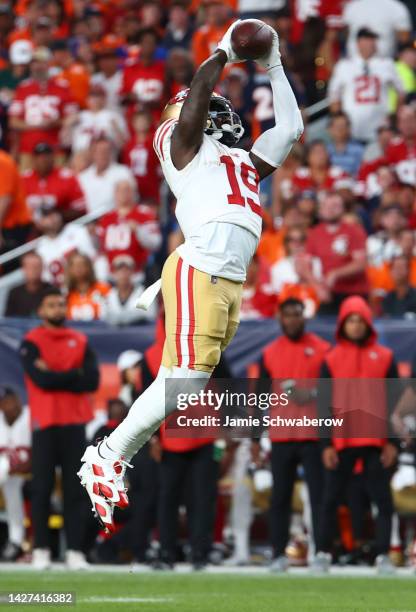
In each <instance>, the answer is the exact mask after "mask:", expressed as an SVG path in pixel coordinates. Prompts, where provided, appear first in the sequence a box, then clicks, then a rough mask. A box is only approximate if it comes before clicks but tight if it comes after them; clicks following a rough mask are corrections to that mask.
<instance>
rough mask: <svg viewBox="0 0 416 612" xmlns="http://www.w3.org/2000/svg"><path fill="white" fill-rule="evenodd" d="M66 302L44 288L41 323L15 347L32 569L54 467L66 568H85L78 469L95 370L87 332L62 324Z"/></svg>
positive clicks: (44, 552) (40, 563)
mask: <svg viewBox="0 0 416 612" xmlns="http://www.w3.org/2000/svg"><path fill="white" fill-rule="evenodd" d="M65 313H66V302H65V299H64V297H63V296H62V294H61V292H60V291H59V289H55V288H53V289H48V290H47V291H45V293H44V295H43V299H42V301H41V303H40V306H39V316H40V318H41V320H42V323H41V325H40V326H39V327H35V328H34V329H32V330H31V331H29V333H28V334H26V336H25V338H24V340H23V343H22V345H21V348H20V356H21V359H22V364H23V369H24V371H25V379H26V387H27V392H28V399H29V407H30V413H31V422H32V430H33V433H32V475H33V479H32V499H31V501H32V521H33V528H34V550H33V557H32V564H33V567H34V568H35V569H38V570H45V569H48V568H49V567H50V563H51V556H50V541H49V529H48V519H49V511H50V497H51V493H52V490H53V486H54V480H55V468H56V466H57V465H59V466H60V467H61V469H62V486H63V494H64V529H65V535H66V543H67V552H66V563H67V567H68V569H78V570H80V569H85V568H86V566H87V564H86V561H85V557H84V555H83V553H82V552H81V544H82V542H83V539H84V533H83V531H84V527H85V518H86V511H87V506H86V498H85V497H84V493H83V491H82V488H81V487H80V486H79V479H78V477H77V470H78V467H79V463H80V460H81V456H82V454H83V452H84V450H85V447H86V440H85V424H86V423H87V422H88V421H89V420H91V419H92V416H93V415H92V408H91V403H90V401H89V397H88V394H89V393H91V392H93V391H96V390H97V387H98V383H99V371H98V366H97V362H96V357H95V355H94V353H93V351H92V350H91V349H90V347H89V346H88V340H87V337H86V336H85V335H84V334H82V333H80V332H78V331H75V330H73V329H71V328H69V327H66V326H65Z"/></svg>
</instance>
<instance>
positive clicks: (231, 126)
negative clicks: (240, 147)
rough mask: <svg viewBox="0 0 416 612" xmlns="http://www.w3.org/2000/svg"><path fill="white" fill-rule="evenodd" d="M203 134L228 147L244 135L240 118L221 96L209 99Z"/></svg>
mask: <svg viewBox="0 0 416 612" xmlns="http://www.w3.org/2000/svg"><path fill="white" fill-rule="evenodd" d="M205 133H206V134H208V135H209V136H212V137H213V138H215V139H216V140H218V141H219V142H221V143H223V144H225V145H226V146H228V147H232V146H233V145H235V144H237V142H238V141H239V140H240V138H241V137H242V135H243V134H244V128H243V126H242V125H241V119H240V117H239V116H238V115H237V113H236V112H234V110H233V107H232V106H231V103H230V102H229V101H228V100H226V99H225V98H223V97H221V96H215V97H212V98H211V102H210V105H209V110H208V123H207V128H206V130H205Z"/></svg>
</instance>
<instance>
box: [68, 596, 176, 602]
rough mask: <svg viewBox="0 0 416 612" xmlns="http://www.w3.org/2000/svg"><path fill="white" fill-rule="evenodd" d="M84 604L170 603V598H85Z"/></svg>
mask: <svg viewBox="0 0 416 612" xmlns="http://www.w3.org/2000/svg"><path fill="white" fill-rule="evenodd" d="M77 601H78V602H80V601H81V602H82V603H170V602H172V601H173V599H172V598H170V597H83V598H82V599H78V600H77Z"/></svg>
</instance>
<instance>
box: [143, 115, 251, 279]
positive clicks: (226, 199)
mask: <svg viewBox="0 0 416 612" xmlns="http://www.w3.org/2000/svg"><path fill="white" fill-rule="evenodd" d="M176 124H177V120H175V119H171V120H168V121H165V122H164V123H162V125H161V126H160V127H159V129H158V130H157V132H156V134H155V138H154V148H155V151H156V153H157V155H158V157H159V160H160V163H161V166H162V169H163V173H164V175H165V178H166V180H167V182H168V184H169V187H170V188H171V190H172V192H173V194H174V196H175V197H176V199H177V205H176V217H177V219H178V222H179V226H180V228H181V230H182V232H183V234H184V237H185V242H184V244H182V245H181V246H180V247H179V248H178V252H179V254H180V255H181V257H182V258H183V259H184V260H185V261H186V262H187V263H189V265H191V266H193V267H194V268H196V269H198V270H201V271H202V272H206V273H208V274H211V275H214V276H221V277H223V278H228V279H230V280H234V281H238V282H243V281H244V280H245V277H246V271H247V267H248V265H249V263H250V260H251V258H252V256H253V254H254V252H255V250H256V248H257V244H258V241H259V239H260V234H261V227H262V218H261V206H260V198H259V177H258V174H257V171H256V169H255V167H254V166H253V163H252V161H251V159H250V156H249V154H248V153H247V151H244V150H243V149H237V148H236V149H234V148H233V149H232V148H230V147H227V146H225V145H223V144H221V143H220V142H218V141H217V140H215V138H213V137H212V136H208V135H206V134H204V138H203V142H202V145H201V147H200V149H199V151H198V153H197V154H196V155H195V157H194V158H193V160H192V161H191V162H190V163H189V164H188V165H187V166H186V167H185V168H183V169H182V170H177V169H176V168H175V166H174V164H173V162H172V159H171V156H170V146H171V136H172V132H173V130H174V129H175V126H176Z"/></svg>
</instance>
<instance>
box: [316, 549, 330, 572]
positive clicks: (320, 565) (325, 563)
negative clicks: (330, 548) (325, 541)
mask: <svg viewBox="0 0 416 612" xmlns="http://www.w3.org/2000/svg"><path fill="white" fill-rule="evenodd" d="M331 563H332V555H331V554H330V553H327V552H322V551H320V552H317V553H316V555H315V557H314V559H313V561H312V563H311V570H312V572H313V573H314V574H327V573H328V572H329V568H330V567H331Z"/></svg>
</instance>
